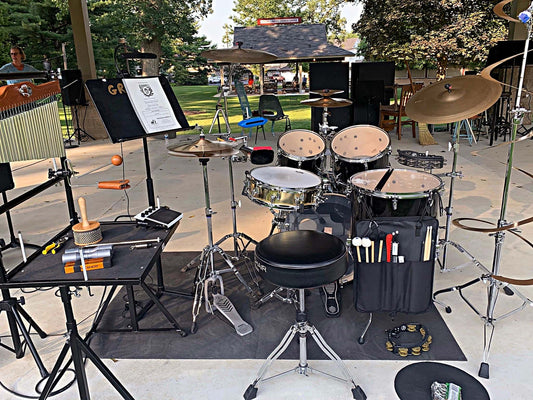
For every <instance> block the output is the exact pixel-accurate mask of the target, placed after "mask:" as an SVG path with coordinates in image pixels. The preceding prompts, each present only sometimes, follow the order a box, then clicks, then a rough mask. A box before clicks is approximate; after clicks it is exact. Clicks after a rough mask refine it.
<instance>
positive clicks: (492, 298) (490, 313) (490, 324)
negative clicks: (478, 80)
mask: <svg viewBox="0 0 533 400" xmlns="http://www.w3.org/2000/svg"><path fill="white" fill-rule="evenodd" d="M527 30H528V34H527V39H526V41H525V49H524V56H523V59H522V66H521V70H520V79H519V83H518V89H517V95H516V103H515V108H514V110H512V114H513V117H512V129H511V140H510V145H509V152H508V156H507V169H506V172H505V179H504V185H503V193H502V202H501V208H500V217H499V219H498V223H497V226H498V227H499V228H501V227H503V226H505V225H508V224H509V223H508V222H507V221H506V220H505V213H506V211H507V200H508V196H509V186H510V183H511V173H512V170H513V154H514V146H515V143H514V142H515V140H516V135H517V131H518V126H519V125H520V124H521V123H522V120H523V116H524V113H525V112H526V111H527V110H525V109H524V108H522V107H521V106H520V99H521V94H522V88H523V84H524V75H525V70H526V63H527V54H528V48H529V41H530V38H531V32H532V21H531V20H529V21H528V22H527ZM504 239H505V231H504V230H502V231H499V232H496V233H494V256H493V261H492V269H491V270H490V271H489V270H488V269H487V268H485V267H484V266H483V265H482V264H481V263H479V262H476V265H477V266H478V267H479V268H481V270H482V271H484V272H485V273H484V274H483V275H482V276H481V277H479V278H478V279H474V280H472V281H470V282H467V283H465V284H463V285H459V286H455V287H452V288H448V289H443V290H439V291H437V292H435V293H434V295H433V298H435V296H437V295H438V294H440V293H444V292H451V291H459V294H460V295H461V298H462V299H463V300H464V301H465V302H466V303H467V304H468V306H469V307H470V308H471V309H472V310H473V311H474V312H475V313H476V314H477V315H478V316H479V317H480V318H481V319H482V320H483V322H484V325H483V360H482V362H481V364H480V367H479V372H478V376H480V377H481V378H486V379H488V378H489V364H488V362H487V361H488V356H489V351H490V347H491V344H492V338H493V336H494V323H495V322H496V321H498V320H501V319H504V318H507V317H509V316H511V315H513V314H514V313H516V312H518V311H520V310H522V309H524V308H525V307H526V306H527V305H529V306H533V301H531V300H530V299H529V298H527V297H526V296H524V295H522V294H521V293H520V292H519V291H518V290H517V289H515V288H514V286H513V285H510V284H508V283H505V282H502V281H499V280H497V279H495V278H494V277H493V276H495V275H498V274H499V270H500V263H501V256H502V246H503V242H504ZM472 258H473V257H472ZM478 282H483V283H486V284H488V288H487V294H488V296H487V297H488V298H487V307H486V309H485V314H482V313H481V312H480V311H478V310H477V309H476V308H475V307H474V306H473V305H472V304H471V303H470V302H469V301H468V300H467V299H466V298H465V297H464V296H463V294H462V292H461V290H462V289H464V288H466V287H468V286H471V285H473V284H475V283H478ZM500 289H502V290H503V291H504V293H505V294H507V295H513V294H514V295H516V296H517V297H519V298H520V300H521V301H522V304H521V305H519V306H518V307H516V308H514V309H512V310H510V311H508V312H506V313H505V314H503V315H501V316H498V317H495V316H494V309H495V307H496V301H497V299H498V294H499V290H500ZM446 311H447V312H451V309H450V308H449V307H447V310H446Z"/></svg>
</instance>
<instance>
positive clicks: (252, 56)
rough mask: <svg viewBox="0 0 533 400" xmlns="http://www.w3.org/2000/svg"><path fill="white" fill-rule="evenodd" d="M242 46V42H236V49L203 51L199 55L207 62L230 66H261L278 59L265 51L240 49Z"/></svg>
mask: <svg viewBox="0 0 533 400" xmlns="http://www.w3.org/2000/svg"><path fill="white" fill-rule="evenodd" d="M242 44H243V43H242V42H238V43H237V47H232V48H230V49H214V50H204V51H202V52H201V53H200V55H201V56H202V57H205V58H207V59H209V60H213V61H217V62H222V63H232V64H262V63H267V62H272V61H274V60H276V59H277V58H278V57H277V56H276V55H275V54H272V53H268V52H266V51H262V50H253V49H242V48H241V46H242Z"/></svg>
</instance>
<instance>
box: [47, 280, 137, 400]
mask: <svg viewBox="0 0 533 400" xmlns="http://www.w3.org/2000/svg"><path fill="white" fill-rule="evenodd" d="M59 292H60V293H61V301H62V302H63V307H64V309H65V316H66V321H67V323H66V324H67V334H68V336H67V341H66V343H65V345H64V346H63V349H62V350H61V353H60V355H59V358H58V359H57V361H56V363H55V365H54V368H53V369H52V373H51V374H50V377H49V378H48V381H47V382H46V385H45V387H44V389H43V391H42V393H41V396H40V397H39V400H45V399H47V398H48V396H49V395H50V393H51V392H52V390H53V388H54V386H55V385H57V383H58V382H59V379H61V377H62V375H63V371H65V370H66V369H67V368H68V366H69V365H70V363H71V362H73V363H74V371H75V376H76V381H77V382H78V392H79V394H80V399H81V400H90V395H89V387H88V385H87V376H86V374H85V365H84V360H83V355H85V356H86V357H87V358H89V359H90V360H91V361H92V362H93V364H94V365H95V367H96V368H97V369H98V370H99V371H100V372H101V373H102V375H104V377H105V378H106V379H107V380H108V381H109V383H111V385H113V387H114V388H115V390H116V391H117V392H118V393H119V394H120V395H121V397H122V398H123V399H125V400H134V398H133V396H132V395H131V394H130V393H129V392H128V391H127V390H126V388H125V387H124V386H122V384H121V383H120V382H119V381H118V379H117V378H116V377H115V376H114V375H113V374H112V373H111V371H110V370H109V369H108V368H107V367H106V366H105V364H104V363H103V362H102V360H100V358H99V357H98V356H97V355H96V353H95V352H94V351H93V350H91V348H90V347H89V346H88V345H87V343H86V342H85V340H83V338H82V337H81V336H80V334H79V333H78V327H77V323H76V320H75V319H74V313H73V312H72V304H71V297H72V294H73V293H74V292H72V291H71V290H70V289H69V287H68V286H61V287H60V288H59ZM69 349H70V352H71V359H70V360H69V361H68V362H67V365H66V366H65V367H64V368H63V369H62V370H61V365H62V364H63V361H64V360H65V357H66V356H67V352H68V351H69ZM60 370H61V371H60Z"/></svg>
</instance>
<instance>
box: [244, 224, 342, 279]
mask: <svg viewBox="0 0 533 400" xmlns="http://www.w3.org/2000/svg"><path fill="white" fill-rule="evenodd" d="M255 264H256V267H257V268H258V270H259V274H260V275H261V277H262V278H263V279H265V280H267V281H269V282H271V283H273V284H275V285H277V286H281V287H284V288H290V289H306V288H313V287H318V286H323V285H327V284H328V283H332V282H335V281H336V280H337V279H339V278H340V277H341V276H343V275H344V274H345V273H346V268H347V266H348V260H347V257H346V246H345V245H344V243H343V241H342V240H341V239H339V238H338V237H336V236H333V235H329V234H327V233H323V232H318V231H311V230H309V231H306V230H301V231H289V232H280V233H277V234H275V235H272V236H268V237H267V238H265V239H263V240H261V241H260V242H259V243H258V244H257V246H256V247H255Z"/></svg>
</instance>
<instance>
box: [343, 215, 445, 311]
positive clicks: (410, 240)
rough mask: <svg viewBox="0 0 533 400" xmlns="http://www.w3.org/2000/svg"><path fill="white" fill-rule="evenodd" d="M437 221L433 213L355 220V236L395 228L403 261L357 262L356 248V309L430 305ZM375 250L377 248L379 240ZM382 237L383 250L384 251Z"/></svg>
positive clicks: (406, 308)
mask: <svg viewBox="0 0 533 400" xmlns="http://www.w3.org/2000/svg"><path fill="white" fill-rule="evenodd" d="M428 227H431V247H430V252H429V253H430V254H429V257H427V258H428V261H423V259H424V242H425V238H426V235H427V232H428ZM438 227H439V223H438V221H437V219H436V218H434V217H429V216H426V217H419V216H412V217H397V218H394V217H387V218H376V219H373V220H372V221H370V220H361V221H357V222H356V223H355V227H354V237H370V238H379V237H380V236H379V235H380V234H381V237H384V235H385V234H387V233H392V232H398V234H397V235H395V238H396V239H395V241H397V242H398V243H399V245H398V247H399V249H398V254H399V255H400V256H403V258H404V262H402V263H399V262H387V261H386V257H385V256H383V257H382V259H381V262H377V255H376V257H375V259H374V260H375V261H376V262H374V263H367V262H358V260H357V256H356V250H355V248H354V249H353V253H354V258H355V275H354V285H353V289H354V301H355V308H356V310H357V311H359V312H404V313H421V312H424V311H426V310H427V309H428V308H429V306H430V305H431V301H432V293H433V275H434V266H435V250H436V244H437V241H438ZM375 243H376V252H377V251H378V250H377V249H378V241H376V242H375ZM385 248H386V245H385V240H384V239H383V254H384V255H385V254H386V252H385ZM360 252H361V256H362V258H361V260H362V261H365V252H364V249H363V248H362V247H361V248H360Z"/></svg>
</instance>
